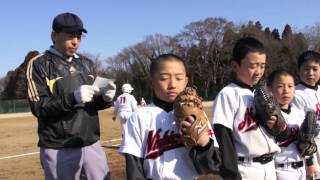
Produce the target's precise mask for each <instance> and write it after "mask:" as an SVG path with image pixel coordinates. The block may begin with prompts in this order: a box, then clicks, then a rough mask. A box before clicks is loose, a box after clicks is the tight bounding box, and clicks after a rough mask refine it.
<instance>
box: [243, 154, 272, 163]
mask: <svg viewBox="0 0 320 180" xmlns="http://www.w3.org/2000/svg"><path fill="white" fill-rule="evenodd" d="M273 157H274V153H269V154H263V155H261V156H258V157H254V158H252V162H259V163H261V164H266V163H268V162H270V161H272V160H273ZM245 159H246V157H241V156H240V157H238V161H240V162H244V161H245Z"/></svg>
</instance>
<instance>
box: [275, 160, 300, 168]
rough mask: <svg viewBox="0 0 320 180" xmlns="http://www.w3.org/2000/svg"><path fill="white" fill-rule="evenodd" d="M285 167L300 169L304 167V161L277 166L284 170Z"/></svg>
mask: <svg viewBox="0 0 320 180" xmlns="http://www.w3.org/2000/svg"><path fill="white" fill-rule="evenodd" d="M285 166H291V167H292V168H293V169H298V168H300V167H302V166H303V161H297V162H290V163H280V164H276V167H280V168H283V167H285Z"/></svg>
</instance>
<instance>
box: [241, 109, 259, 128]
mask: <svg viewBox="0 0 320 180" xmlns="http://www.w3.org/2000/svg"><path fill="white" fill-rule="evenodd" d="M252 114H253V113H252V108H250V109H249V108H247V110H246V112H245V115H244V120H242V121H241V122H240V123H239V125H238V130H239V131H243V132H248V131H251V130H256V129H257V128H258V125H257V123H256V120H255V118H254V116H252Z"/></svg>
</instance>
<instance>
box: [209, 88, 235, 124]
mask: <svg viewBox="0 0 320 180" xmlns="http://www.w3.org/2000/svg"><path fill="white" fill-rule="evenodd" d="M231 94H232V92H229V93H228V92H227V91H226V90H224V91H221V92H220V93H219V94H218V95H217V97H216V99H215V100H214V104H213V107H212V119H211V123H212V124H221V125H223V126H225V127H227V128H229V129H233V120H234V115H235V112H234V109H235V108H234V107H233V106H234V103H235V101H236V100H235V97H231Z"/></svg>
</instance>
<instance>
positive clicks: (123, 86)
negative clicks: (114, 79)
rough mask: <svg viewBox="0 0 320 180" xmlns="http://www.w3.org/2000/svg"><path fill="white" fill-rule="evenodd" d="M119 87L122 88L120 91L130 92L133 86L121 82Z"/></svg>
mask: <svg viewBox="0 0 320 180" xmlns="http://www.w3.org/2000/svg"><path fill="white" fill-rule="evenodd" d="M121 89H122V92H124V93H131V92H132V90H133V87H132V86H131V85H130V84H123V85H122V88H121Z"/></svg>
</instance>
